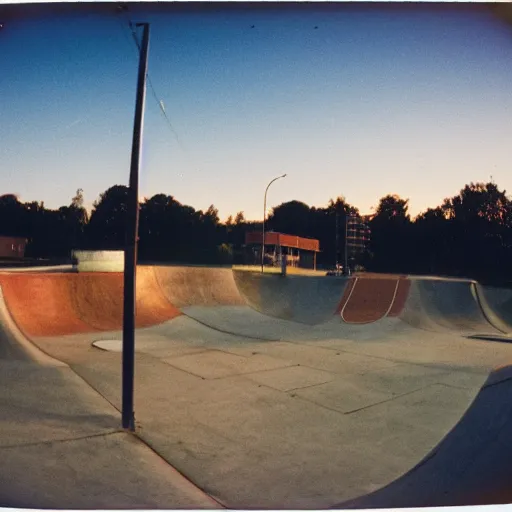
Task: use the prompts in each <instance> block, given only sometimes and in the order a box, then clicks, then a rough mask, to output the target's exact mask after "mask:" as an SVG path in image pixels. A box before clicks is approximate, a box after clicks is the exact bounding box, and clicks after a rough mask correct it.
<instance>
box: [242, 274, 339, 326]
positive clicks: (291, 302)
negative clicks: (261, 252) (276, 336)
mask: <svg viewBox="0 0 512 512" xmlns="http://www.w3.org/2000/svg"><path fill="white" fill-rule="evenodd" d="M233 275H234V280H235V283H236V286H237V287H238V290H239V291H240V294H241V296H243V297H244V299H245V301H246V302H247V303H248V304H249V305H250V306H251V307H252V308H253V309H254V310H255V311H258V312H259V313H262V314H264V315H267V316H269V317H274V318H279V319H281V320H289V321H293V322H298V323H302V324H308V325H314V324H320V323H322V322H326V321H328V320H331V319H332V317H333V315H334V314H335V313H336V308H337V307H338V304H339V302H340V300H341V298H342V296H343V292H344V290H345V287H346V285H347V282H348V280H347V279H345V278H337V277H326V276H301V275H287V276H281V275H279V274H262V273H258V272H248V271H243V270H233Z"/></svg>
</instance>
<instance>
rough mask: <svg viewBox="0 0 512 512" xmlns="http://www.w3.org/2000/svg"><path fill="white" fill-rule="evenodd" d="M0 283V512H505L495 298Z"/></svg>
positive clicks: (509, 312)
mask: <svg viewBox="0 0 512 512" xmlns="http://www.w3.org/2000/svg"><path fill="white" fill-rule="evenodd" d="M72 270H73V269H70V268H62V269H60V270H59V269H58V268H57V269H52V271H51V272H49V271H45V270H41V269H37V270H35V271H30V270H29V271H24V272H10V271H2V272H1V273H0V288H1V296H0V320H1V339H0V365H1V367H2V371H1V372H0V375H1V377H0V378H1V379H2V386H1V388H0V389H1V392H0V393H1V394H0V407H1V416H0V425H1V427H0V433H1V436H0V451H1V453H2V460H3V461H4V464H3V465H2V469H1V470H0V471H1V472H2V473H1V475H0V482H1V484H0V506H16V507H37V508H82V509H87V508H223V507H225V508H238V509H240V508H274V509H280V508H301V509H315V508H347V509H348V508H391V507H418V506H449V505H477V504H487V503H489V504H490V503H493V504H494V503H508V502H510V501H512V498H511V492H510V490H509V488H510V485H509V479H510V476H509V474H510V464H511V463H510V459H511V457H510V455H511V453H512V443H511V441H510V437H509V436H508V432H509V430H510V423H511V418H512V414H511V413H512V410H511V409H512V403H511V401H510V399H509V397H510V392H511V391H512V387H511V386H512V385H511V382H512V381H511V377H512V370H511V367H509V366H508V365H510V364H511V363H512V344H511V343H510V341H511V340H512V338H509V334H510V333H511V332H512V290H507V289H499V288H492V287H486V286H482V285H480V284H478V283H476V282H474V281H470V280H462V279H447V278H446V279H445V278H433V277H422V276H405V275H382V276H379V275H365V274H360V275H354V276H352V277H349V278H345V277H332V276H329V277H328V276H320V275H318V276H313V275H308V276H301V275H288V276H281V275H278V274H264V273H263V274H262V273H258V272H250V271H247V270H237V269H231V268H220V267H219V268H213V267H211V268H209V267H199V266H139V267H138V269H137V310H136V324H137V331H136V343H135V350H136V370H135V418H136V424H137V429H136V433H135V435H134V434H131V433H128V432H125V431H123V430H122V429H121V427H120V424H121V421H120V412H119V411H120V409H121V350H122V341H121V339H122V334H121V326H122V301H123V275H122V273H121V272H89V271H87V272H76V271H72Z"/></svg>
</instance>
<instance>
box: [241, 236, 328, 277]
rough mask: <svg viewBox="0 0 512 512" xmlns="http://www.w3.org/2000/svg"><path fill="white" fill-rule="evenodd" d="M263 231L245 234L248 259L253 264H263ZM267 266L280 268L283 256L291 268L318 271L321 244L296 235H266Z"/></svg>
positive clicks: (312, 239)
mask: <svg viewBox="0 0 512 512" xmlns="http://www.w3.org/2000/svg"><path fill="white" fill-rule="evenodd" d="M261 242H262V233H261V231H252V232H248V233H246V234H245V245H246V248H248V249H249V255H248V258H250V259H252V260H253V261H252V263H253V264H261V246H262V243H261ZM264 250H265V259H264V261H265V264H266V265H272V266H280V265H281V258H282V255H283V254H286V264H287V265H288V266H291V267H301V268H312V269H315V270H316V255H317V253H318V252H320V242H319V241H318V240H315V239H314V238H302V237H300V236H295V235H286V234H284V233H275V232H274V231H269V232H267V233H265V249H264Z"/></svg>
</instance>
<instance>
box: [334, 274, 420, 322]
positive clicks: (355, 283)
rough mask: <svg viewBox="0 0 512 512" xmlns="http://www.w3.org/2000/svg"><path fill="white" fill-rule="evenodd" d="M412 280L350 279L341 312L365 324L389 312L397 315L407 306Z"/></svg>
mask: <svg viewBox="0 0 512 512" xmlns="http://www.w3.org/2000/svg"><path fill="white" fill-rule="evenodd" d="M409 287H410V283H409V281H408V280H407V279H404V278H401V277H394V278H393V277H383V278H373V277H371V278H366V277H364V278H363V277H355V278H353V279H352V280H351V283H350V284H349V286H347V289H346V291H345V295H344V297H343V299H342V301H341V303H340V305H339V308H338V312H339V314H340V315H341V318H342V319H343V320H344V321H345V322H347V323H355V324H365V323H371V322H376V321H377V320H380V319H381V318H384V317H386V316H398V315H399V314H400V312H401V311H402V309H403V308H404V305H405V302H406V300H407V296H408V293H409Z"/></svg>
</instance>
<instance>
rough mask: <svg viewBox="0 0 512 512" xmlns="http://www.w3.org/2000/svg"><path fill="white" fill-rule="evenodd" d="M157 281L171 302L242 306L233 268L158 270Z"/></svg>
mask: <svg viewBox="0 0 512 512" xmlns="http://www.w3.org/2000/svg"><path fill="white" fill-rule="evenodd" d="M142 268H153V269H154V272H155V276H156V280H157V282H158V284H159V285H160V288H161V290H162V292H163V293H164V295H165V297H166V298H167V300H168V301H169V302H170V303H171V304H173V305H174V306H176V307H178V308H183V307H186V306H242V305H245V301H244V299H243V298H242V297H241V295H240V292H239V290H238V288H237V285H236V284H235V280H234V278H233V271H232V270H231V268H211V267H192V266H190V267H188V266H156V267H142Z"/></svg>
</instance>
